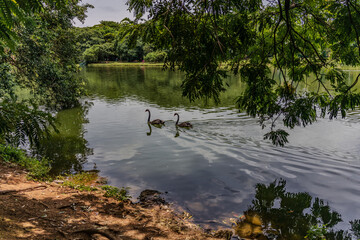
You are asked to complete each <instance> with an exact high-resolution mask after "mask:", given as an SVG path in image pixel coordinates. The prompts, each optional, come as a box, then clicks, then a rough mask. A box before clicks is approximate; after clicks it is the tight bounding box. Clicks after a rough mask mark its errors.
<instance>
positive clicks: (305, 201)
mask: <svg viewBox="0 0 360 240" xmlns="http://www.w3.org/2000/svg"><path fill="white" fill-rule="evenodd" d="M285 185H286V181H285V180H282V179H280V180H278V181H274V182H272V183H270V184H269V185H265V184H257V185H256V194H255V199H254V200H253V201H252V206H250V207H249V209H248V210H247V211H246V212H245V213H244V216H243V217H242V218H241V219H240V220H239V221H238V222H237V224H236V226H235V232H236V234H238V235H239V236H240V237H243V238H250V239H255V238H256V239H293V240H297V239H304V238H305V236H307V238H308V239H336V240H337V239H339V240H340V239H341V240H343V239H353V237H357V238H359V237H360V221H359V220H354V221H351V222H350V224H351V229H350V231H344V230H335V229H334V226H335V225H336V224H337V223H339V222H341V221H342V219H341V215H340V214H339V213H337V212H335V211H332V210H331V209H330V207H329V206H328V205H327V204H325V203H324V201H323V200H321V199H319V198H315V199H313V198H312V197H311V196H310V195H309V194H308V193H305V192H299V193H290V192H287V191H286V189H285ZM322 227H324V234H323V235H324V236H321V235H322V234H321V231H320V232H317V231H316V229H318V228H322ZM323 237H325V238H323Z"/></svg>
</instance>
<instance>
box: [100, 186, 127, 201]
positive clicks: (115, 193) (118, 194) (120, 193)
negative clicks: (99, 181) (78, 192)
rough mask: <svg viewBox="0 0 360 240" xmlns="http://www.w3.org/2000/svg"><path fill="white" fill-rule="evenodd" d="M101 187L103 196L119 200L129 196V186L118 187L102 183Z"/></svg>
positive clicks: (124, 199)
mask: <svg viewBox="0 0 360 240" xmlns="http://www.w3.org/2000/svg"><path fill="white" fill-rule="evenodd" d="M101 189H103V190H105V194H104V197H111V198H114V199H116V200H119V201H126V200H129V199H130V198H131V196H129V195H128V189H129V188H121V189H119V188H117V187H113V186H108V185H104V186H102V187H101Z"/></svg>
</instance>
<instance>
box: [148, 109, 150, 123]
mask: <svg viewBox="0 0 360 240" xmlns="http://www.w3.org/2000/svg"><path fill="white" fill-rule="evenodd" d="M148 113H149V117H148V122H150V111H148Z"/></svg>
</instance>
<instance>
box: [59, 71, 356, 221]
mask: <svg viewBox="0 0 360 240" xmlns="http://www.w3.org/2000/svg"><path fill="white" fill-rule="evenodd" d="M353 74H354V73H352V72H349V76H350V78H351V77H353ZM84 75H85V76H86V78H87V79H88V92H89V98H88V99H84V101H87V102H91V103H92V105H91V106H89V107H88V109H75V110H69V111H65V112H62V113H60V114H59V118H60V122H63V125H62V128H63V129H64V130H66V129H67V130H68V135H67V136H65V137H62V138H61V139H60V140H59V139H57V140H56V141H57V142H58V143H57V144H54V145H56V146H60V147H59V148H61V149H67V150H68V152H70V154H69V156H68V157H69V159H70V160H68V161H69V163H67V165H69V166H72V167H73V168H75V169H76V168H78V169H80V168H82V166H83V168H84V169H91V168H92V167H93V166H94V164H96V167H97V168H98V169H99V170H100V171H101V173H100V174H101V175H102V176H106V177H108V178H109V181H110V182H109V184H111V185H114V186H118V187H122V186H126V187H130V193H131V194H132V196H133V198H136V197H137V196H138V194H139V193H140V191H142V190H143V189H146V188H148V189H157V190H160V191H162V192H167V194H166V197H167V199H168V200H169V201H171V202H174V203H176V204H178V205H179V206H181V207H182V208H183V209H184V210H186V211H188V212H189V213H191V214H192V215H193V216H194V218H195V219H196V221H197V222H198V223H200V224H205V225H206V224H221V223H222V221H223V220H224V219H229V217H234V216H239V215H241V214H242V212H243V211H244V210H246V209H247V207H248V206H249V205H250V204H251V201H252V199H253V197H254V193H255V189H254V187H255V185H256V184H257V183H265V184H267V183H269V182H273V181H274V180H275V179H279V178H282V179H284V180H286V181H287V185H286V189H287V190H288V191H290V192H308V193H309V194H310V195H312V196H314V197H319V198H321V199H324V200H325V201H327V202H328V203H329V205H330V206H331V208H332V209H333V210H335V211H337V212H339V213H340V214H341V215H342V218H343V220H344V221H345V223H344V224H343V226H342V227H344V226H345V227H346V226H347V223H348V221H349V220H353V219H355V218H359V217H360V158H359V156H360V155H359V153H360V134H359V132H360V121H359V119H360V112H359V111H354V112H352V113H351V114H350V115H349V116H348V117H347V119H345V120H335V121H330V120H327V119H322V120H320V121H319V122H318V123H315V124H314V125H312V126H309V127H306V128H296V129H295V130H291V131H290V139H289V140H290V143H289V144H288V145H286V146H285V147H283V148H282V147H275V146H273V145H272V144H271V143H269V142H267V141H264V140H262V139H263V134H265V133H266V131H267V129H265V130H261V128H260V126H259V125H258V123H257V121H256V119H252V118H249V117H247V116H246V115H245V114H243V113H238V112H237V111H236V109H234V107H233V104H234V102H235V98H236V97H237V96H238V95H239V93H240V92H241V82H240V79H239V78H238V77H230V78H229V79H228V84H229V85H230V88H229V90H228V91H227V92H226V93H225V94H223V95H222V97H221V99H222V103H221V104H220V105H219V106H216V107H215V106H214V105H213V103H212V102H211V101H210V102H208V103H207V105H205V104H204V103H203V102H195V103H189V101H188V100H186V99H185V98H182V97H181V89H180V84H181V77H182V75H181V74H180V73H173V72H168V71H161V70H160V68H150V67H147V68H141V67H128V68H124V67H122V68H114V67H113V68H111V67H89V68H87V69H85V70H84ZM147 108H148V109H150V111H151V114H152V119H154V118H160V119H162V120H165V121H166V124H165V126H164V127H162V128H161V129H160V128H156V127H151V128H150V127H149V126H148V124H147V122H146V121H147V117H148V115H147V113H146V112H145V109H147ZM175 112H177V113H179V114H180V121H190V122H191V123H192V124H193V126H194V127H193V128H192V129H189V130H188V129H176V128H175V120H176V118H174V117H173V115H174V113H175ZM70 116H72V117H70ZM69 117H70V118H71V119H70V120H69ZM61 119H63V120H61ZM73 129H77V130H75V131H74V130H73ZM69 139H70V140H72V141H69ZM59 142H60V145H59ZM71 153H73V154H71ZM58 155H59V154H58ZM60 155H61V154H60ZM340 226H341V225H340Z"/></svg>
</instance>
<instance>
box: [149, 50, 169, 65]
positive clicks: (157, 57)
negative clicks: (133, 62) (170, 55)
mask: <svg viewBox="0 0 360 240" xmlns="http://www.w3.org/2000/svg"><path fill="white" fill-rule="evenodd" d="M166 57H167V54H166V52H164V51H155V52H149V53H148V54H146V56H145V58H144V60H145V61H146V62H164V61H165V58H166Z"/></svg>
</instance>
